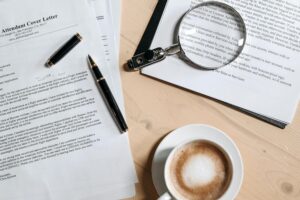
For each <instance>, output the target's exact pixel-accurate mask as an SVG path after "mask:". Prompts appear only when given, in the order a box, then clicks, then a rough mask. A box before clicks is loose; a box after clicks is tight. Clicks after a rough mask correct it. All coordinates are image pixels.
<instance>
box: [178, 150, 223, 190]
mask: <svg viewBox="0 0 300 200" xmlns="http://www.w3.org/2000/svg"><path fill="white" fill-rule="evenodd" d="M181 175H182V178H183V181H184V183H185V184H186V186H188V187H191V188H193V187H198V186H203V185H206V184H209V183H210V182H212V181H213V180H214V178H215V176H216V175H217V174H216V166H215V162H214V160H213V159H212V158H211V157H210V156H208V155H203V154H196V155H193V156H191V157H190V158H189V159H188V160H187V161H186V163H185V165H184V166H183V170H182V174H181Z"/></svg>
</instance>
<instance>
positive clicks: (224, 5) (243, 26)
mask: <svg viewBox="0 0 300 200" xmlns="http://www.w3.org/2000/svg"><path fill="white" fill-rule="evenodd" d="M208 5H217V6H220V7H225V8H227V9H229V10H231V11H233V13H234V14H236V15H237V17H238V18H239V19H240V21H241V26H242V29H243V30H244V31H243V32H244V41H243V44H242V45H241V46H240V50H239V51H238V54H237V55H236V56H235V57H234V58H233V59H232V60H231V61H230V62H228V63H227V64H224V65H221V66H219V67H205V66H202V65H199V64H198V63H195V62H193V61H192V60H190V58H189V57H188V56H186V54H185V52H184V50H183V49H182V47H181V43H180V36H179V33H180V30H181V26H182V21H183V19H184V18H185V17H186V16H187V15H188V14H190V12H192V11H193V10H194V9H196V8H199V7H204V6H208ZM179 24H180V25H179V28H178V35H177V40H178V44H179V47H180V52H181V54H182V55H183V56H184V59H185V60H186V61H188V62H190V63H192V64H193V65H195V66H197V67H200V68H203V69H207V70H216V69H219V68H222V67H224V66H227V65H229V64H231V63H232V62H233V61H235V60H236V59H237V58H238V57H239V56H240V54H241V53H242V51H243V49H244V47H245V45H246V40H247V28H246V23H245V21H244V19H243V17H242V15H241V14H240V13H239V12H238V11H237V10H236V9H235V8H233V7H232V6H230V5H228V4H226V3H222V2H219V1H207V2H203V3H200V4H198V5H196V6H194V7H192V8H190V9H189V10H188V11H187V12H186V13H185V14H184V15H183V16H182V17H181V20H180V22H179Z"/></svg>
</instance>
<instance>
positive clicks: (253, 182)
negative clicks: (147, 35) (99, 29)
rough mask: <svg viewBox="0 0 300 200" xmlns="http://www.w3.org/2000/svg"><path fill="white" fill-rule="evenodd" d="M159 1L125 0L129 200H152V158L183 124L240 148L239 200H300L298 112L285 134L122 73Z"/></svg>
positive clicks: (188, 94)
mask: <svg viewBox="0 0 300 200" xmlns="http://www.w3.org/2000/svg"><path fill="white" fill-rule="evenodd" d="M156 2H157V0H124V1H123V17H122V37H121V59H120V60H121V63H120V68H121V76H122V81H123V90H124V95H125V102H126V113H127V116H128V123H129V127H130V133H129V135H130V142H131V148H132V153H133V156H134V161H135V164H136V169H137V173H138V177H139V184H137V186H136V190H137V194H136V196H135V197H134V198H132V199H138V200H140V199H150V200H152V199H156V198H157V194H156V191H155V189H154V186H153V183H152V179H151V161H152V160H151V159H152V156H153V152H154V151H155V148H156V147H157V145H158V143H159V142H160V141H161V139H162V138H163V137H164V136H166V135H167V134H168V133H170V132H171V131H172V130H174V129H176V128H179V127H181V126H184V125H187V124H194V123H197V124H209V125H211V126H215V127H217V128H218V129H221V130H223V131H224V132H226V133H227V134H228V135H229V136H230V137H231V138H232V139H233V140H234V141H235V142H236V144H237V145H238V147H239V149H240V151H241V154H242V157H243V161H244V165H245V177H244V182H243V186H242V189H241V191H240V193H239V195H238V197H237V199H238V200H248V199H249V200H256V199H257V200H277V199H278V200H299V199H300V109H299V110H298V112H297V114H296V117H295V120H294V122H293V123H292V124H291V125H289V126H288V127H287V128H286V129H285V130H281V129H278V128H275V127H273V126H271V125H268V124H266V123H264V122H261V121H259V120H257V119H254V118H252V117H249V116H247V115H245V114H243V113H240V112H238V111H236V110H234V109H232V108H229V107H227V106H225V105H223V104H220V103H218V102H216V101H213V100H211V99H208V98H205V97H203V96H201V95H198V94H193V93H191V92H187V91H184V90H182V89H179V88H177V87H174V86H171V85H168V84H165V83H162V82H159V81H157V80H153V79H151V78H148V77H145V76H142V75H140V74H139V73H134V72H125V71H124V68H123V65H124V64H125V63H126V61H127V59H129V58H130V57H131V56H132V55H133V53H134V51H135V49H136V47H137V44H138V42H139V40H140V38H141V36H142V34H143V32H144V29H145V27H146V25H147V23H148V21H149V19H150V16H151V14H152V12H153V9H154V7H155V5H156Z"/></svg>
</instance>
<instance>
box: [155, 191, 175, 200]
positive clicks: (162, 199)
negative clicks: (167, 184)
mask: <svg viewBox="0 0 300 200" xmlns="http://www.w3.org/2000/svg"><path fill="white" fill-rule="evenodd" d="M157 200H172V197H171V195H170V194H169V193H167V192H166V193H165V194H163V195H162V196H160V197H159V198H158V199H157Z"/></svg>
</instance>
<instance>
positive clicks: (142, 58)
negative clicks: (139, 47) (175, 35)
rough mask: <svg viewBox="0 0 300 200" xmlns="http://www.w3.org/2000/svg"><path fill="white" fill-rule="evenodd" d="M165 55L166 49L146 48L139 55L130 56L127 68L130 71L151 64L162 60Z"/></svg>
mask: <svg viewBox="0 0 300 200" xmlns="http://www.w3.org/2000/svg"><path fill="white" fill-rule="evenodd" d="M166 56H167V53H166V51H165V50H164V49H163V48H156V49H153V50H148V51H146V52H143V53H141V54H139V55H136V56H134V57H132V58H131V59H130V60H129V61H128V62H127V65H128V69H129V70H130V71H138V70H140V69H142V68H144V67H147V66H149V65H152V64H154V63H157V62H160V61H162V60H164V59H165V58H166Z"/></svg>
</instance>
